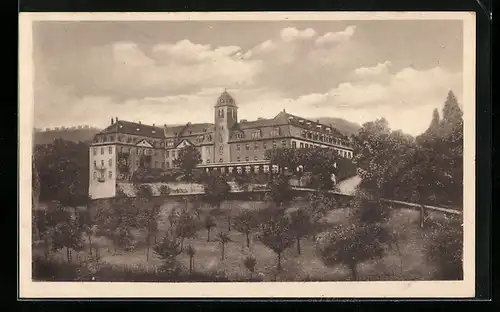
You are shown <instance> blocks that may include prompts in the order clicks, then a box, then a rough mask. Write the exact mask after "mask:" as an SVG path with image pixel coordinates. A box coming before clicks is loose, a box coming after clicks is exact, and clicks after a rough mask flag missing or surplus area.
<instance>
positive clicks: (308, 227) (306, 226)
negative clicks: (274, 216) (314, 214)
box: [290, 209, 313, 255]
mask: <svg viewBox="0 0 500 312" xmlns="http://www.w3.org/2000/svg"><path fill="white" fill-rule="evenodd" d="M312 229H313V228H312V223H311V216H310V215H309V213H308V212H307V211H306V210H305V209H297V210H295V211H294V212H292V214H291V215H290V230H291V232H292V234H293V235H294V236H295V239H296V241H297V253H298V254H299V255H300V254H301V249H300V240H301V239H302V238H303V237H304V236H306V235H308V234H309V233H310V232H311V231H312Z"/></svg>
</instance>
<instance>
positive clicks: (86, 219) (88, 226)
mask: <svg viewBox="0 0 500 312" xmlns="http://www.w3.org/2000/svg"><path fill="white" fill-rule="evenodd" d="M77 221H78V224H79V226H80V228H81V229H82V232H83V233H85V234H86V235H87V238H88V241H89V255H90V256H91V257H92V235H94V232H95V223H94V219H93V216H92V199H91V198H90V197H88V198H87V203H86V205H85V209H84V210H80V211H78V213H77Z"/></svg>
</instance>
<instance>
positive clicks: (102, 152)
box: [101, 147, 104, 155]
mask: <svg viewBox="0 0 500 312" xmlns="http://www.w3.org/2000/svg"><path fill="white" fill-rule="evenodd" d="M101 155H104V147H101Z"/></svg>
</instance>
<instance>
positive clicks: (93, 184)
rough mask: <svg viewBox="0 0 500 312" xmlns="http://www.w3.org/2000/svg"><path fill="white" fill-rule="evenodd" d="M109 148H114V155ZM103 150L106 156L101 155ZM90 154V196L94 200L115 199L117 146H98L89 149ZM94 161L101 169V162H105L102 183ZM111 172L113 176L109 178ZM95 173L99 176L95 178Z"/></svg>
mask: <svg viewBox="0 0 500 312" xmlns="http://www.w3.org/2000/svg"><path fill="white" fill-rule="evenodd" d="M109 147H112V153H111V154H110V153H109ZM94 148H96V149H97V153H96V155H94V152H93V149H94ZM101 148H104V154H102V155H101ZM89 153H90V157H89V160H90V163H89V170H90V172H89V179H90V181H89V195H90V197H91V198H92V199H100V198H110V197H114V196H115V194H116V172H117V171H116V160H117V158H116V146H115V145H98V146H91V147H90V149H89ZM110 159H111V166H109V160H110ZM94 161H96V163H97V167H98V168H101V161H104V168H106V170H105V172H104V182H100V181H99V180H98V178H99V177H100V171H99V170H97V169H95V168H94ZM109 171H111V173H112V175H111V178H109ZM94 172H95V173H96V174H97V177H95V175H94Z"/></svg>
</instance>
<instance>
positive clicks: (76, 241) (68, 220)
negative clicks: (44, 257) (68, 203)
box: [52, 206, 83, 263]
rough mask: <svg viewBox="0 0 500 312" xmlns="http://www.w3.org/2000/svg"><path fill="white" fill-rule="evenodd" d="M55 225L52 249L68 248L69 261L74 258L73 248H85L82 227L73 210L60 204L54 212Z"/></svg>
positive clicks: (67, 256) (76, 249)
mask: <svg viewBox="0 0 500 312" xmlns="http://www.w3.org/2000/svg"><path fill="white" fill-rule="evenodd" d="M53 218H54V219H53V221H55V222H54V223H55V226H54V228H53V231H52V242H53V243H52V249H53V250H59V249H62V248H65V249H66V259H67V261H68V263H70V262H71V260H72V257H71V255H72V253H71V251H72V250H75V251H80V250H82V249H83V240H82V228H81V227H80V225H79V222H78V220H77V218H76V216H75V215H74V214H72V213H71V211H68V210H67V209H65V208H63V207H61V206H59V207H57V208H56V210H55V211H54V212H53Z"/></svg>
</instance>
